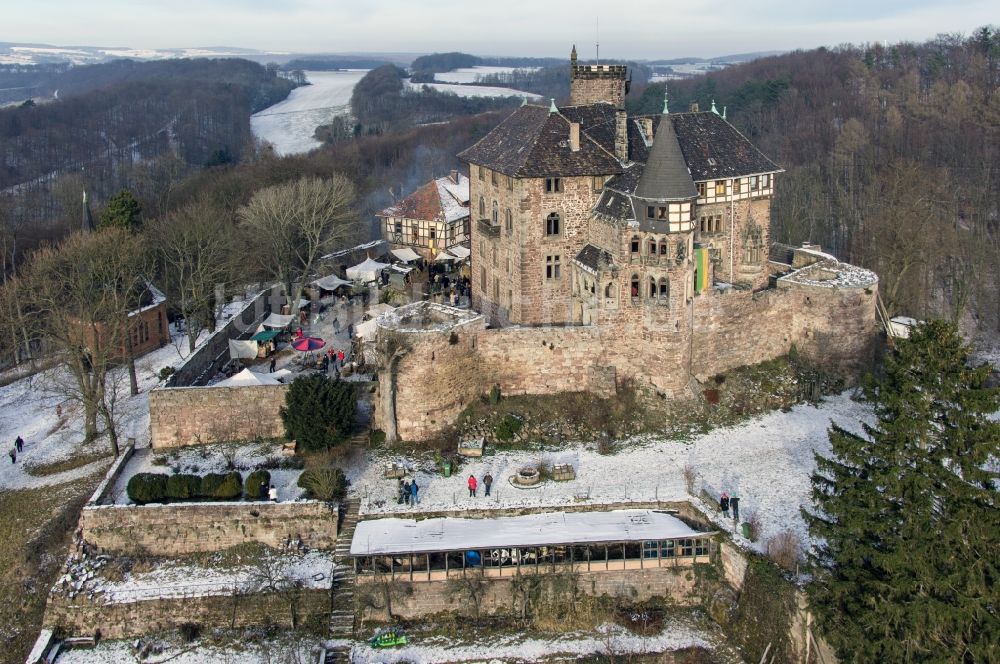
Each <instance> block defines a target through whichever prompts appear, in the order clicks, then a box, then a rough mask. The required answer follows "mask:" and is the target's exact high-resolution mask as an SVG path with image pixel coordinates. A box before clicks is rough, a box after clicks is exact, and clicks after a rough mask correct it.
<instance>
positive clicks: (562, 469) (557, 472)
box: [552, 463, 576, 482]
mask: <svg viewBox="0 0 1000 664" xmlns="http://www.w3.org/2000/svg"><path fill="white" fill-rule="evenodd" d="M552 479H553V480H555V481H556V482H568V481H569V480H575V479H576V471H575V470H574V469H573V466H571V465H569V464H568V463H561V464H558V465H555V466H552Z"/></svg>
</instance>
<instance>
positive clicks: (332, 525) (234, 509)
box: [80, 500, 337, 556]
mask: <svg viewBox="0 0 1000 664" xmlns="http://www.w3.org/2000/svg"><path fill="white" fill-rule="evenodd" d="M80 528H81V530H82V532H83V539H84V540H85V541H86V542H88V543H89V544H92V545H94V546H96V547H98V548H100V549H102V550H104V551H109V552H113V553H148V554H152V555H157V556H179V555H185V554H189V553H196V552H204V551H218V550H221V549H227V548H229V547H231V546H236V545H237V544H243V543H244V542H260V543H263V544H266V545H268V546H270V547H273V548H279V547H282V546H284V544H285V542H286V540H287V539H288V538H292V539H295V538H298V537H301V538H302V541H303V542H304V543H305V544H306V545H307V546H309V547H310V548H331V549H332V548H333V547H334V543H335V542H336V539H337V508H336V506H335V505H334V506H331V505H328V504H327V503H323V502H319V501H312V500H310V501H298V502H292V503H269V502H245V503H186V504H174V505H88V506H87V507H85V508H84V509H83V511H82V513H81V514H80Z"/></svg>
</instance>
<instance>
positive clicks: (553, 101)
mask: <svg viewBox="0 0 1000 664" xmlns="http://www.w3.org/2000/svg"><path fill="white" fill-rule="evenodd" d="M558 112H559V109H558V108H556V99H555V97H552V98H550V99H549V113H558Z"/></svg>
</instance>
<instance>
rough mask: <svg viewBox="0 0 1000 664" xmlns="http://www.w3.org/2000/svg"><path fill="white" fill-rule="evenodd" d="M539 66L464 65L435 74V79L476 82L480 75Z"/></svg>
mask: <svg viewBox="0 0 1000 664" xmlns="http://www.w3.org/2000/svg"><path fill="white" fill-rule="evenodd" d="M536 69H538V67H485V66H483V67H463V68H461V69H452V70H451V71H446V72H440V73H437V74H434V80H435V81H439V82H441V83H475V82H476V80H477V79H478V78H479V77H480V76H488V75H490V74H509V73H510V72H512V71H517V70H524V71H535V70H536Z"/></svg>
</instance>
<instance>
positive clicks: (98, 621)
mask: <svg viewBox="0 0 1000 664" xmlns="http://www.w3.org/2000/svg"><path fill="white" fill-rule="evenodd" d="M292 615H293V611H292V603H291V602H290V598H289V596H287V595H276V594H273V593H257V594H254V595H252V596H247V595H243V594H239V595H236V596H233V595H231V594H227V595H203V596H190V597H164V598H159V599H151V600H143V601H139V602H125V603H117V604H105V603H103V602H101V601H100V600H88V599H87V598H86V597H85V596H83V595H78V596H77V597H75V598H74V599H72V600H71V599H68V598H67V597H64V596H55V595H53V596H51V597H50V598H49V602H48V604H47V605H46V608H45V618H44V623H43V626H44V627H47V628H50V629H56V628H57V629H59V630H61V631H62V632H63V633H66V634H69V635H71V636H89V635H93V634H94V633H95V632H97V631H98V630H100V633H101V637H102V638H105V639H127V638H133V637H137V636H144V635H146V634H154V633H158V632H163V631H166V630H170V629H176V628H178V627H180V626H181V625H183V624H185V623H194V624H196V625H201V626H203V627H222V626H225V627H233V628H242V627H253V626H259V625H277V626H279V627H283V628H285V629H292V628H293V627H296V626H298V625H301V624H302V623H304V622H307V621H325V620H328V619H329V615H330V591H329V590H325V589H323V590H310V589H303V590H299V591H298V592H297V593H296V595H295V597H294V615H295V625H293V624H292Z"/></svg>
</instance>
